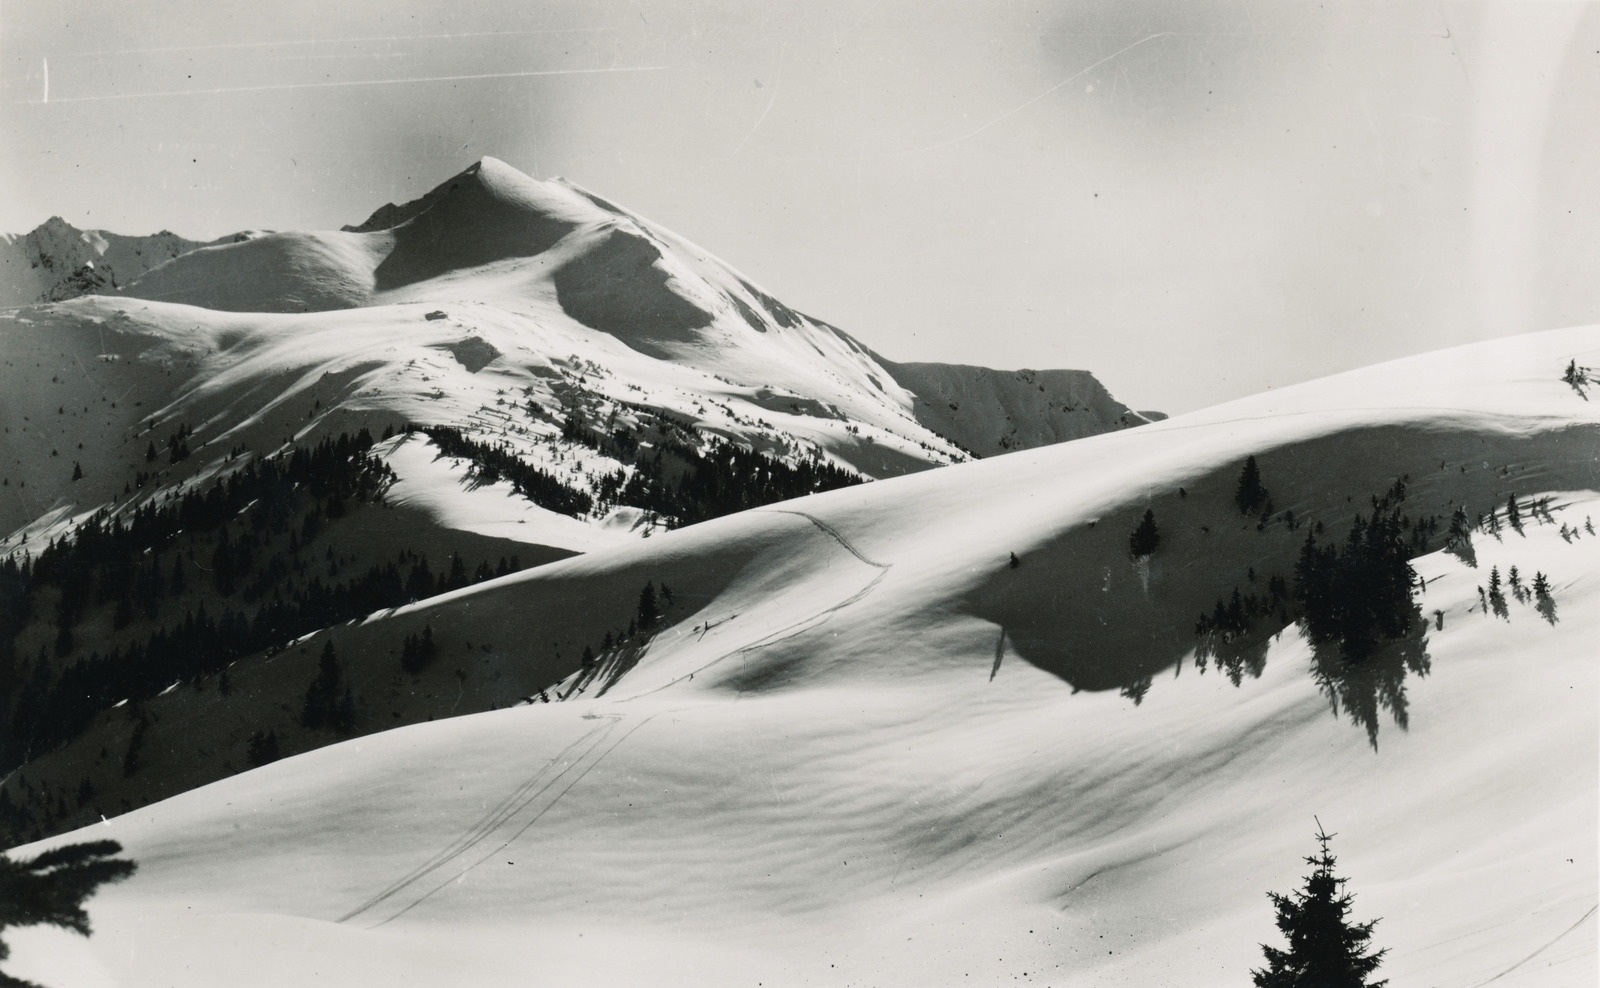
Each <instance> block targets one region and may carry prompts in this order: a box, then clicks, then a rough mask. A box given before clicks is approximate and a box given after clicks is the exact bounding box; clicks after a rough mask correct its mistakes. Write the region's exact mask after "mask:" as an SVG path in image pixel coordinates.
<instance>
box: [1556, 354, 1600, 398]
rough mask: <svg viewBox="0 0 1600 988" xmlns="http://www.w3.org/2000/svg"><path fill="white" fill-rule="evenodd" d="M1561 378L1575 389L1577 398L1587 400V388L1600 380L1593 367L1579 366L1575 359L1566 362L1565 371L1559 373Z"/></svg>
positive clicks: (1599, 373) (1599, 375) (1598, 373)
mask: <svg viewBox="0 0 1600 988" xmlns="http://www.w3.org/2000/svg"><path fill="white" fill-rule="evenodd" d="M1561 380H1563V381H1565V382H1566V383H1567V384H1568V385H1569V386H1570V387H1571V388H1572V390H1574V391H1576V392H1577V393H1578V397H1579V398H1582V399H1583V400H1584V401H1588V400H1589V390H1588V389H1589V388H1590V387H1591V386H1592V385H1594V384H1595V383H1596V382H1600V372H1597V371H1596V369H1595V368H1593V367H1579V366H1578V362H1577V361H1576V360H1570V361H1568V362H1567V369H1566V371H1564V372H1563V373H1562V375H1561Z"/></svg>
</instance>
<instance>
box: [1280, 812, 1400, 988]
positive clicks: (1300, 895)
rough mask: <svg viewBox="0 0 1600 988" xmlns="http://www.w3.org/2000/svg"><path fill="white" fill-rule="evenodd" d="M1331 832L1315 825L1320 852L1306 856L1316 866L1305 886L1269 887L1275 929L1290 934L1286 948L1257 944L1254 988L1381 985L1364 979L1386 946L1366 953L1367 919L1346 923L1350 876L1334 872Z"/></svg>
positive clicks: (1369, 935)
mask: <svg viewBox="0 0 1600 988" xmlns="http://www.w3.org/2000/svg"><path fill="white" fill-rule="evenodd" d="M1333 836H1334V835H1332V834H1328V833H1324V832H1323V829H1322V824H1321V822H1318V824H1317V841H1318V843H1320V844H1321V845H1322V850H1321V853H1319V854H1317V855H1315V856H1313V857H1309V858H1306V864H1309V865H1311V866H1312V868H1313V869H1314V870H1313V871H1312V872H1311V874H1309V875H1307V876H1306V879H1305V881H1306V885H1305V889H1304V890H1303V891H1299V892H1295V893H1294V894H1292V895H1279V894H1278V893H1276V892H1268V893H1267V895H1268V896H1270V897H1271V898H1272V904H1273V905H1274V906H1276V907H1277V910H1278V929H1279V930H1280V931H1282V932H1283V935H1284V936H1286V937H1288V938H1289V949H1288V950H1279V949H1277V948H1276V947H1269V946H1267V945H1266V944H1262V945H1261V949H1262V951H1263V952H1264V953H1265V954H1266V956H1267V967H1266V969H1265V970H1257V971H1251V972H1250V977H1251V979H1252V980H1254V982H1255V984H1256V988H1383V986H1384V985H1386V984H1388V983H1389V982H1388V980H1387V979H1385V980H1383V981H1368V980H1367V976H1368V975H1370V974H1371V973H1372V972H1373V971H1375V970H1377V968H1378V965H1379V964H1381V963H1383V955H1384V954H1386V953H1388V951H1387V950H1379V951H1377V952H1375V953H1368V952H1367V951H1368V948H1369V946H1370V941H1371V940H1372V928H1373V927H1374V926H1377V925H1378V921H1377V920H1372V921H1371V922H1369V923H1352V922H1349V920H1348V916H1349V914H1350V903H1351V902H1352V901H1353V899H1354V897H1353V896H1351V895H1350V894H1349V893H1347V892H1345V891H1344V884H1345V882H1347V881H1348V880H1349V879H1345V878H1338V877H1335V875H1334V873H1333V865H1334V860H1335V859H1334V857H1333V855H1332V854H1331V853H1329V851H1328V841H1330V840H1332V839H1333Z"/></svg>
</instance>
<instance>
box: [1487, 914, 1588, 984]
mask: <svg viewBox="0 0 1600 988" xmlns="http://www.w3.org/2000/svg"><path fill="white" fill-rule="evenodd" d="M1596 909H1600V906H1590V907H1589V911H1588V912H1586V913H1584V914H1583V915H1582V916H1579V917H1578V921H1577V922H1576V923H1573V924H1572V925H1571V926H1569V927H1567V928H1566V929H1564V930H1562V931H1561V932H1560V933H1557V934H1556V935H1555V938H1554V939H1552V940H1551V941H1550V942H1549V943H1547V944H1545V945H1544V946H1543V947H1540V948H1539V949H1538V950H1535V951H1534V952H1533V953H1531V954H1529V955H1528V956H1526V957H1524V958H1523V959H1522V960H1520V961H1517V962H1516V963H1515V964H1513V965H1511V966H1510V967H1508V968H1506V969H1505V970H1504V971H1501V972H1500V973H1499V974H1497V975H1495V976H1494V977H1492V978H1490V979H1489V980H1488V981H1480V982H1478V983H1477V984H1476V985H1473V988H1483V986H1484V985H1487V984H1493V983H1494V982H1496V981H1499V980H1500V979H1501V978H1503V977H1505V976H1506V975H1508V974H1510V973H1511V972H1512V971H1515V970H1516V969H1517V968H1519V967H1521V966H1522V965H1524V964H1526V963H1528V962H1529V961H1531V960H1533V959H1534V958H1535V957H1538V956H1539V955H1540V954H1542V953H1544V952H1545V951H1546V950H1548V949H1550V948H1551V947H1554V946H1555V945H1556V941H1557V940H1560V939H1561V938H1562V937H1564V936H1566V935H1567V934H1568V933H1571V932H1572V931H1573V930H1576V929H1577V928H1578V927H1580V926H1582V925H1583V921H1584V920H1586V919H1588V918H1589V917H1590V916H1593V915H1594V913H1595V910H1596Z"/></svg>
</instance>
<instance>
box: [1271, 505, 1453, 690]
mask: <svg viewBox="0 0 1600 988" xmlns="http://www.w3.org/2000/svg"><path fill="white" fill-rule="evenodd" d="M1405 496H1406V492H1405V483H1404V481H1403V480H1397V481H1395V484H1394V487H1392V488H1390V490H1389V493H1387V494H1385V495H1384V496H1383V498H1381V499H1378V498H1374V499H1373V502H1372V515H1371V517H1370V519H1368V520H1363V519H1362V518H1361V516H1359V515H1357V516H1356V519H1355V521H1354V522H1353V523H1352V524H1351V526H1350V533H1349V535H1348V536H1347V537H1346V538H1345V542H1344V545H1343V546H1342V547H1339V546H1333V545H1328V546H1319V545H1317V541H1316V538H1317V537H1316V534H1315V533H1314V532H1313V533H1311V534H1308V535H1307V536H1306V541H1305V545H1304V546H1302V547H1301V550H1300V561H1299V562H1298V563H1296V565H1295V574H1294V575H1295V590H1294V595H1295V599H1296V600H1297V601H1298V602H1299V604H1300V615H1301V619H1302V620H1303V621H1304V622H1305V627H1306V636H1307V637H1308V638H1310V639H1311V643H1312V644H1313V645H1329V644H1337V645H1338V646H1339V651H1340V654H1342V655H1343V656H1344V657H1345V658H1346V659H1348V660H1350V661H1354V662H1360V661H1361V660H1362V659H1364V658H1366V657H1367V656H1368V655H1370V654H1372V652H1373V650H1374V649H1376V648H1377V646H1378V644H1379V643H1380V642H1382V641H1385V640H1390V641H1393V640H1398V639H1399V638H1401V637H1402V636H1403V635H1405V633H1406V632H1407V631H1408V630H1410V625H1411V620H1412V610H1413V603H1414V598H1415V594H1416V585H1417V574H1416V571H1415V570H1413V569H1412V568H1411V557H1412V556H1413V555H1416V554H1417V553H1418V551H1419V550H1421V549H1423V548H1425V547H1426V545H1427V537H1426V529H1425V527H1422V526H1418V527H1415V528H1414V529H1413V526H1412V525H1411V524H1410V522H1409V520H1408V519H1404V518H1402V516H1401V513H1400V503H1401V502H1403V501H1404V500H1405ZM1408 530H1413V531H1414V533H1416V534H1413V531H1408ZM1419 535H1420V539H1419V538H1418V536H1419Z"/></svg>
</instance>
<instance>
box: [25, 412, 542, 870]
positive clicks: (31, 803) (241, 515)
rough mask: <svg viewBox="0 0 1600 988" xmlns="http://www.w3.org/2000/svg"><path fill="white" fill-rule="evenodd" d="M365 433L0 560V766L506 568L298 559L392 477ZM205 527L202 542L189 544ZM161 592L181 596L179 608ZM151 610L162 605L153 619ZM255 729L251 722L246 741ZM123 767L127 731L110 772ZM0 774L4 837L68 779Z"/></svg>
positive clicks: (83, 797) (46, 814) (52, 807)
mask: <svg viewBox="0 0 1600 988" xmlns="http://www.w3.org/2000/svg"><path fill="white" fill-rule="evenodd" d="M371 446H372V439H371V437H370V435H368V434H367V433H366V431H365V430H362V432H360V433H358V434H357V435H356V436H354V437H352V436H349V435H342V436H340V437H339V438H338V439H331V438H330V439H325V440H323V441H322V442H321V443H318V444H317V445H316V446H314V447H312V448H309V449H305V448H302V449H298V450H295V451H294V452H293V453H291V454H287V455H284V456H280V457H274V458H270V459H267V460H264V461H262V462H260V463H252V464H248V465H246V466H244V467H242V468H240V469H239V470H236V471H235V472H234V473H233V474H232V475H230V476H228V477H225V478H219V479H218V480H217V481H215V482H214V483H213V484H212V485H211V487H210V488H209V489H208V490H205V491H203V492H202V491H200V490H191V491H189V492H187V493H184V494H182V495H181V496H173V497H170V498H168V499H163V500H161V501H159V502H156V501H152V502H151V503H148V504H145V505H142V506H140V507H139V508H138V509H136V510H133V511H130V512H126V513H124V514H122V515H116V516H113V515H110V514H109V513H102V514H100V515H97V516H95V517H93V518H91V519H89V520H88V521H87V522H85V523H84V524H83V525H82V526H80V527H79V529H78V530H77V531H76V532H75V533H73V535H72V536H70V537H64V538H61V539H58V540H54V541H52V542H51V543H49V544H48V545H47V546H46V548H45V549H44V551H43V552H41V553H40V554H39V556H38V557H37V558H32V557H27V556H24V557H23V558H22V559H21V560H20V561H19V560H18V559H17V558H15V557H13V558H10V559H7V560H5V561H4V562H3V563H0V773H7V772H10V771H12V770H13V769H16V768H17V767H19V766H22V765H25V764H26V763H27V762H28V761H30V760H31V759H33V758H35V757H37V756H38V755H40V754H42V753H44V752H46V751H49V750H52V749H54V748H56V747H58V746H60V745H61V744H64V743H66V742H68V741H70V740H72V739H73V738H75V737H77V736H78V735H79V734H81V733H82V732H83V731H84V730H85V729H87V728H88V727H89V726H90V725H91V724H92V723H93V722H94V721H95V718H96V717H97V716H98V715H99V714H100V713H101V712H102V711H104V710H107V709H109V708H110V707H111V706H113V705H115V704H117V703H119V702H120V701H127V702H128V703H129V704H131V705H132V706H131V709H134V710H137V709H138V705H139V704H140V703H141V702H142V701H145V700H149V699H151V698H153V697H154V696H156V695H158V694H159V693H161V692H163V691H165V690H166V689H167V688H169V687H171V686H172V685H174V684H177V683H190V684H193V685H195V686H197V687H198V686H199V685H200V684H201V683H202V682H203V681H204V680H206V679H207V678H208V677H216V679H217V686H218V689H219V690H220V691H222V692H224V693H226V692H227V691H228V689H229V683H228V677H227V671H226V670H227V667H228V666H229V665H231V664H232V663H233V662H234V661H236V660H237V659H239V658H242V657H244V656H247V655H250V654H253V653H257V652H261V651H263V650H271V649H274V648H277V647H281V646H282V645H284V644H285V643H286V642H288V641H291V640H293V639H295V638H298V637H301V636H303V635H305V634H308V633H310V632H313V631H316V630H319V629H321V628H325V627H328V626H330V625H333V624H337V623H339V622H342V621H346V620H349V619H351V618H354V617H360V616H363V615H366V614H369V613H371V612H373V611H376V610H380V609H383V608H388V607H394V606H398V605H400V604H403V603H406V602H407V601H409V600H413V599H423V598H426V597H430V596H433V595H435V594H438V593H444V592H447V591H450V590H455V589H458V588H460V587H465V586H469V585H471V584H473V583H476V582H481V581H483V580H486V579H492V578H494V577H496V576H502V575H505V574H506V573H509V572H512V571H514V570H516V569H518V568H520V566H519V563H518V562H517V560H516V559H515V558H514V557H513V559H511V560H510V561H509V562H508V561H507V560H505V559H503V558H502V559H501V560H500V562H499V564H498V565H497V566H496V565H491V564H490V563H489V562H488V561H483V562H480V563H479V564H478V566H477V568H476V569H475V570H469V569H468V567H467V565H466V563H465V561H464V560H462V559H461V557H460V556H459V555H457V556H453V557H452V558H451V560H450V563H449V565H448V567H447V568H445V569H444V570H443V571H441V572H439V573H437V574H435V573H434V572H433V571H432V569H431V568H430V566H429V561H428V559H427V557H426V556H424V555H422V554H420V553H417V552H414V551H411V550H407V549H401V550H400V552H399V553H398V555H397V556H396V557H394V558H393V559H392V560H391V561H387V562H383V561H380V562H376V563H374V564H373V565H371V566H370V567H369V568H367V569H366V570H365V572H361V571H360V570H359V568H358V569H357V570H356V571H355V572H353V573H350V574H349V575H348V576H347V577H346V578H344V579H338V578H337V577H338V576H340V575H342V573H341V570H340V567H341V565H346V566H347V565H348V561H347V560H346V559H345V558H344V557H343V556H340V555H338V554H336V553H335V552H334V549H333V546H332V544H331V543H330V544H329V546H328V550H327V554H326V556H327V558H326V559H325V560H318V559H316V558H315V557H310V558H302V557H301V553H302V551H303V550H304V549H305V548H306V546H307V544H308V543H310V542H311V540H312V539H314V538H315V537H316V536H317V535H318V534H319V533H324V532H331V531H332V530H334V529H333V528H332V527H331V526H336V525H337V524H338V521H339V519H342V518H344V517H345V516H346V515H347V514H348V513H349V512H352V511H355V510H357V509H358V508H359V507H360V506H361V505H362V504H364V503H367V502H370V501H372V500H374V499H375V498H377V497H378V496H379V495H380V493H381V490H382V489H383V487H384V485H385V484H386V483H387V482H388V480H390V479H392V474H391V473H390V471H389V469H388V467H387V466H386V465H384V464H383V463H382V461H380V460H378V459H377V458H376V457H374V456H372V455H371V453H370V449H371ZM230 531H231V533H232V534H230ZM207 534H212V535H214V538H213V540H212V541H213V543H214V546H213V548H212V549H211V551H210V553H209V557H207V556H206V555H205V554H201V555H199V556H197V555H196V548H197V547H198V546H199V543H200V540H201V537H202V536H205V535H207ZM274 544H276V546H277V550H278V551H270V550H272V549H273V546H274ZM186 546H187V550H186V549H185V547H186ZM164 556H166V557H169V558H171V565H170V567H169V566H168V565H167V563H166V562H164V561H163V557H164ZM206 562H209V563H210V565H209V567H208V566H206V565H205V563H206ZM324 565H325V566H326V569H321V567H322V566H324ZM207 570H209V572H207ZM208 600H209V602H210V604H211V606H210V607H208V606H207V603H208ZM52 601H53V604H52ZM236 605H237V606H236ZM97 607H98V608H100V609H101V610H100V613H101V614H104V612H105V610H111V611H112V620H111V622H110V623H111V626H112V629H113V632H112V635H111V636H109V637H105V636H102V637H101V638H99V639H97V641H96V644H98V645H99V646H100V647H99V648H97V649H95V650H93V651H91V652H90V653H89V654H88V655H83V654H81V653H82V651H83V649H82V648H81V647H80V645H79V643H78V642H77V641H76V636H75V635H74V629H75V628H77V626H78V624H79V622H80V621H81V620H83V619H84V617H85V615H86V614H87V613H89V612H91V611H92V610H94V609H95V608H97ZM175 607H182V608H184V610H183V611H182V612H181V617H179V616H178V614H177V613H175V612H174V608H175ZM163 613H165V614H166V615H168V616H169V617H168V618H167V619H166V620H158V619H160V618H161V617H162V615H163ZM101 620H103V618H102V619H101ZM136 620H138V621H142V622H143V624H141V625H139V626H134V622H135V621H136ZM40 622H48V623H49V624H50V625H52V626H53V628H54V632H55V633H54V635H53V638H54V646H53V648H51V647H49V646H46V645H42V644H41V645H39V647H38V653H37V655H35V654H33V653H32V652H28V653H26V654H24V653H23V652H22V651H21V650H20V649H19V647H18V638H19V636H21V635H22V634H23V632H24V631H25V630H27V629H29V627H30V624H32V625H38V624H39V623H40ZM149 625H153V627H152V628H150V630H148V631H144V630H142V629H143V628H145V627H147V626H149ZM29 637H31V638H33V639H35V640H37V639H38V637H39V635H38V634H37V632H33V633H30V636H29ZM108 646H109V647H108ZM52 652H53V655H52ZM136 730H137V729H136ZM265 744H266V739H265V737H263V738H262V739H261V740H260V741H259V742H258V746H259V745H265ZM138 767H139V763H138V758H137V744H133V745H130V754H129V755H128V756H127V757H126V758H125V764H124V769H125V775H132V774H133V773H134V772H136V771H137V770H138ZM84 782H85V783H87V779H85V780H84ZM9 788H12V789H15V790H16V792H17V794H18V795H19V796H20V797H21V798H20V799H19V800H13V799H12V798H11V795H9V794H8V793H7V792H6V791H3V790H0V832H3V834H4V835H5V836H6V837H7V838H8V839H12V838H17V839H20V838H23V837H27V836H30V835H31V836H42V833H43V832H42V830H41V827H45V826H46V825H47V824H48V821H49V820H52V819H55V818H57V817H63V816H64V815H65V814H66V813H68V812H69V811H70V806H69V805H68V803H67V802H66V800H67V798H68V796H69V794H66V793H62V792H56V793H53V794H52V793H49V792H47V791H45V789H43V788H37V789H35V788H31V787H30V788H26V789H23V788H18V787H16V786H13V787H9ZM78 795H79V800H78V801H79V803H80V804H81V803H84V802H86V801H87V800H88V795H89V794H87V793H85V792H84V787H83V786H81V785H80V791H79V794H78Z"/></svg>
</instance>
